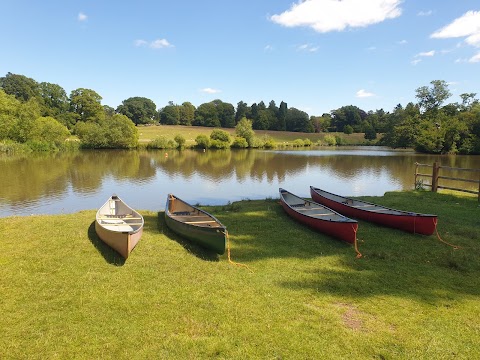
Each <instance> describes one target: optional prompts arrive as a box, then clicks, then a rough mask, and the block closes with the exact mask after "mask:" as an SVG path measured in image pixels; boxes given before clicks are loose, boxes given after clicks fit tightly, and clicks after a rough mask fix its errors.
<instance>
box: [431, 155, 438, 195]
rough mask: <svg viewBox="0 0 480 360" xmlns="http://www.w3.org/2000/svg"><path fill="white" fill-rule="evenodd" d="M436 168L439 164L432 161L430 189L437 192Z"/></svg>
mask: <svg viewBox="0 0 480 360" xmlns="http://www.w3.org/2000/svg"><path fill="white" fill-rule="evenodd" d="M438 170H439V165H438V162H436V161H435V162H434V163H433V170H432V191H434V192H437V189H438Z"/></svg>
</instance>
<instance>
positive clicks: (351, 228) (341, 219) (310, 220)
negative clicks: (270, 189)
mask: <svg viewBox="0 0 480 360" xmlns="http://www.w3.org/2000/svg"><path fill="white" fill-rule="evenodd" d="M279 191H280V202H281V204H282V206H283V209H284V210H285V211H286V212H287V214H288V215H290V216H291V217H292V218H294V219H296V220H298V221H299V222H301V223H303V224H305V225H307V226H309V227H311V228H313V229H315V230H318V231H320V232H322V233H325V234H327V235H330V236H333V237H336V238H339V239H341V240H344V241H346V242H349V243H352V244H356V234H357V229H358V223H357V221H356V220H353V219H349V218H348V217H346V216H343V215H342V214H339V213H337V212H335V211H333V210H332V209H329V208H328V207H326V206H324V205H321V204H317V203H315V202H313V201H310V200H304V199H302V198H301V197H298V196H296V195H294V194H292V193H290V192H288V191H287V190H284V189H282V188H280V189H279Z"/></svg>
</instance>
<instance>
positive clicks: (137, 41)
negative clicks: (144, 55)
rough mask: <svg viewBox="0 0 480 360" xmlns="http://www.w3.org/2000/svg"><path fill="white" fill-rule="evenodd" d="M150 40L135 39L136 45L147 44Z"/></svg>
mask: <svg viewBox="0 0 480 360" xmlns="http://www.w3.org/2000/svg"><path fill="white" fill-rule="evenodd" d="M147 45H148V42H146V41H145V40H135V46H147Z"/></svg>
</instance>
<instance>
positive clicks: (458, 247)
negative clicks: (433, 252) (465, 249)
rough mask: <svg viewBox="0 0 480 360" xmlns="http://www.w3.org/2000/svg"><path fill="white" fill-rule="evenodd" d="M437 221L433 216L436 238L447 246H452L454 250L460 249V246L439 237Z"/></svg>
mask: <svg viewBox="0 0 480 360" xmlns="http://www.w3.org/2000/svg"><path fill="white" fill-rule="evenodd" d="M437 222H438V220H437V219H436V218H433V223H434V224H435V232H436V233H437V238H438V240H440V241H441V242H442V243H444V244H447V245H448V246H451V247H453V249H454V250H458V249H460V246H458V245H453V244H450V243H448V242H446V241H445V240H443V239H442V238H441V237H440V234H439V233H438V229H437Z"/></svg>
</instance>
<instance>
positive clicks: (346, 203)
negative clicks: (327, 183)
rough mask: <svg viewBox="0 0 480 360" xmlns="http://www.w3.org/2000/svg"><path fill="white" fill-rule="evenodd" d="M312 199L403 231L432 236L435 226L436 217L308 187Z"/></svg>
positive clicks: (348, 214)
mask: <svg viewBox="0 0 480 360" xmlns="http://www.w3.org/2000/svg"><path fill="white" fill-rule="evenodd" d="M310 194H311V196H312V199H313V200H314V201H316V202H318V203H320V204H323V205H325V206H328V207H329V208H332V209H334V210H335V211H338V212H339V213H341V214H344V215H346V216H349V217H352V218H356V219H361V220H366V221H370V222H374V223H377V224H380V225H383V226H388V227H392V228H395V229H400V230H403V231H407V232H411V233H415V234H423V235H432V234H433V233H434V231H435V229H436V225H437V215H431V214H419V213H415V212H409V211H402V210H396V209H390V208H388V207H385V206H381V205H376V204H373V203H369V202H366V201H361V200H354V199H350V198H348V197H344V196H340V195H336V194H332V193H329V192H327V191H325V190H321V189H319V188H316V187H313V186H310Z"/></svg>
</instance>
